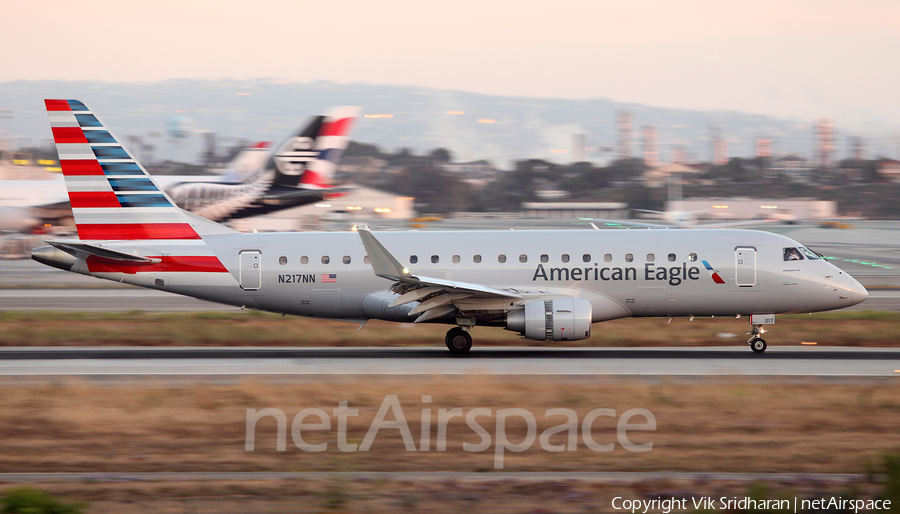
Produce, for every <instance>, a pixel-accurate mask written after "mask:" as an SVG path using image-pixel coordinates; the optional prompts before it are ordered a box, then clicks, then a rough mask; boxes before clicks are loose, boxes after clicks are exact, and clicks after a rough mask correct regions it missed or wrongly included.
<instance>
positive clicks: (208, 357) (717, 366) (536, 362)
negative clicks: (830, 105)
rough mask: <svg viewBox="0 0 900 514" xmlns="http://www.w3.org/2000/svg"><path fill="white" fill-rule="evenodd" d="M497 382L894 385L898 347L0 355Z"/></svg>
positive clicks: (209, 372) (112, 366)
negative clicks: (868, 381) (723, 380)
mask: <svg viewBox="0 0 900 514" xmlns="http://www.w3.org/2000/svg"><path fill="white" fill-rule="evenodd" d="M225 375H228V376H250V375H262V376H282V377H290V376H293V377H311V376H337V375H341V376H349V377H352V376H362V375H400V376H432V375H497V376H518V375H522V376H571V377H598V378H599V377H619V378H627V377H637V378H640V377H644V378H648V377H656V378H658V377H679V376H680V377H784V378H789V377H827V378H833V379H858V378H880V379H885V378H900V349H882V348H834V347H814V346H770V347H769V350H768V351H767V352H766V353H765V354H762V355H757V354H754V353H752V352H751V351H750V350H749V349H748V348H747V347H746V346H744V345H736V346H733V347H732V346H729V347H713V348H640V349H607V348H591V349H581V348H477V347H476V348H474V349H473V350H472V351H471V352H470V353H469V354H467V355H463V356H456V355H452V354H450V353H449V352H448V351H447V350H446V349H444V348H124V347H120V348H96V347H77V348H72V347H68V348H60V347H53V348H49V347H46V348H3V349H0V377H22V376H86V377H107V376H141V377H151V376H160V377H175V376H184V377H202V376H225Z"/></svg>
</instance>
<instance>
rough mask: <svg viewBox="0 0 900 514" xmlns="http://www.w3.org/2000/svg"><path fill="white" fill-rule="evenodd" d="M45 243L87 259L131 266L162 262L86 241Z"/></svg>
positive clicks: (78, 257)
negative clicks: (91, 258)
mask: <svg viewBox="0 0 900 514" xmlns="http://www.w3.org/2000/svg"><path fill="white" fill-rule="evenodd" d="M47 243H48V244H49V245H51V246H53V247H55V248H58V249H60V250H62V251H64V252H66V253H67V254H69V255H71V256H73V257H75V258H77V259H87V258H88V257H90V256H93V257H97V258H100V259H103V260H106V261H114V262H118V263H128V264H130V265H132V266H140V265H142V264H156V263H158V262H162V260H161V259H151V258H149V257H141V256H140V255H134V254H130V253H125V252H120V251H118V250H112V249H109V248H103V247H101V246H96V245H92V244H87V243H76V242H68V241H66V242H63V241H47Z"/></svg>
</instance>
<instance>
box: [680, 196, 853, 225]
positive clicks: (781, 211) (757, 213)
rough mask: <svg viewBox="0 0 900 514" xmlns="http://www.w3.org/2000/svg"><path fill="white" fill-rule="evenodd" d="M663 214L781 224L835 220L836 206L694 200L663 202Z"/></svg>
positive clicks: (810, 201) (796, 201)
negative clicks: (767, 220) (694, 215)
mask: <svg viewBox="0 0 900 514" xmlns="http://www.w3.org/2000/svg"><path fill="white" fill-rule="evenodd" d="M666 210H668V211H680V212H693V213H696V214H697V217H698V218H700V219H714V220H752V219H777V220H781V221H797V220H821V219H827V218H835V217H837V215H838V214H837V202H834V201H830V200H814V199H811V198H794V199H791V200H785V199H780V200H765V199H763V200H759V199H751V198H697V199H692V200H678V201H670V202H667V207H666Z"/></svg>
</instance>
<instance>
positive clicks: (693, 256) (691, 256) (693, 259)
mask: <svg viewBox="0 0 900 514" xmlns="http://www.w3.org/2000/svg"><path fill="white" fill-rule="evenodd" d="M688 260H689V261H691V262H697V254H696V253H691V254H688Z"/></svg>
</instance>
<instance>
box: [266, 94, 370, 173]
mask: <svg viewBox="0 0 900 514" xmlns="http://www.w3.org/2000/svg"><path fill="white" fill-rule="evenodd" d="M360 110H361V109H360V108H359V107H349V106H343V107H333V108H331V109H329V110H328V111H327V112H326V113H325V114H324V115H323V116H317V117H315V118H314V119H313V120H312V122H311V123H310V124H309V125H307V126H306V127H304V128H303V129H301V130H300V131H299V132H297V133H295V134H294V135H292V136H291V137H289V138H287V140H285V141H284V142H282V143H281V144H280V145H279V146H278V148H277V149H276V150H275V152H274V153H273V154H272V162H271V163H270V165H269V166H270V167H272V168H274V169H275V181H274V184H275V185H276V186H284V187H298V186H299V187H305V188H319V187H329V185H330V184H329V183H330V181H331V179H332V178H333V177H334V174H335V172H336V171H337V163H338V161H340V159H341V156H342V155H343V153H344V150H346V149H347V145H348V144H349V143H350V138H349V136H350V131H351V129H352V128H353V122H354V121H355V120H356V118H357V117H359V113H360Z"/></svg>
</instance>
